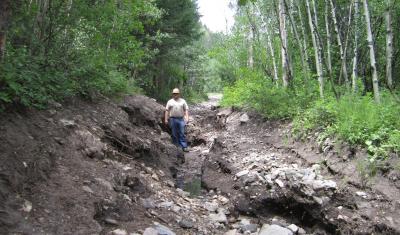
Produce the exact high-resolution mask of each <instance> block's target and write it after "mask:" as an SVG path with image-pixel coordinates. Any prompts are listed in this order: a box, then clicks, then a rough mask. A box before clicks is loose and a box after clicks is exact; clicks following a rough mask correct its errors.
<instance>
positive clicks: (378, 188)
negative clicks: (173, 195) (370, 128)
mask: <svg viewBox="0 0 400 235" xmlns="http://www.w3.org/2000/svg"><path fill="white" fill-rule="evenodd" d="M211 98H212V104H210V103H209V102H208V103H207V102H206V103H203V104H201V105H199V106H197V107H195V109H194V114H195V119H197V120H199V123H197V124H198V126H200V127H201V128H200V129H201V131H200V135H199V134H198V133H196V136H197V138H202V139H204V140H206V143H207V144H206V145H202V146H198V147H194V148H193V149H192V152H191V153H190V154H188V155H187V156H186V157H187V160H186V163H185V164H184V165H182V168H183V170H182V171H183V172H184V174H187V175H189V177H186V178H185V177H184V178H185V188H186V190H188V191H194V193H195V194H197V193H198V191H199V189H200V188H203V196H204V198H205V199H207V203H211V204H213V203H215V208H217V209H216V210H215V211H212V213H216V214H210V215H209V218H212V219H213V220H215V221H216V222H217V224H218V226H219V227H220V228H221V231H220V232H221V233H222V231H223V230H225V231H226V230H228V232H227V234H249V233H254V234H399V231H400V230H399V229H400V227H399V225H400V217H399V215H400V210H399V208H400V207H399V205H400V204H399V199H398V197H397V196H394V195H396V193H397V195H399V194H398V193H399V189H398V188H397V187H396V184H395V183H394V182H392V184H390V183H388V181H387V179H386V178H381V180H382V183H384V182H385V183H387V184H388V185H390V186H389V187H388V185H386V186H387V187H383V186H382V185H379V182H374V183H373V185H371V186H367V185H363V184H362V183H363V182H361V181H362V180H363V179H360V176H359V173H358V171H357V169H356V164H357V163H356V161H352V160H348V159H347V157H348V158H356V157H357V156H355V155H356V153H354V152H352V153H348V156H346V157H343V155H344V154H346V153H344V151H343V150H342V151H341V154H342V155H340V154H338V153H337V152H335V150H334V148H333V146H331V145H332V143H330V140H329V139H327V140H326V141H325V142H324V143H323V144H322V146H320V147H319V148H320V149H321V150H318V146H314V145H313V144H312V143H311V142H310V143H302V142H298V141H294V140H293V139H291V138H290V133H289V132H290V125H287V124H285V123H279V122H275V123H274V122H268V121H266V120H263V119H262V118H261V117H259V116H258V115H256V114H248V113H245V112H241V111H235V110H233V109H232V108H228V109H220V110H218V111H211V109H212V108H213V105H215V100H217V99H218V97H211ZM215 115H216V117H215ZM213 116H214V119H213V118H212V117H213ZM359 154H361V153H359ZM200 165H201V166H202V167H201V169H202V170H201V172H200V171H199V166H200ZM349 169H350V170H349ZM198 178H201V181H200V180H198ZM193 179H194V180H193ZM193 182H194V183H193ZM199 182H201V186H200V185H197V184H198V183H199ZM387 191H389V192H387ZM226 199H228V201H226ZM210 200H211V201H210ZM217 205H218V206H217ZM213 209H214V208H213ZM224 214H225V216H226V220H225V217H224V216H223V215H224ZM214 218H218V219H221V221H222V220H223V221H222V222H221V221H218V220H217V219H214Z"/></svg>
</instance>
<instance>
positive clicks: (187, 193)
mask: <svg viewBox="0 0 400 235" xmlns="http://www.w3.org/2000/svg"><path fill="white" fill-rule="evenodd" d="M176 192H178V194H179V196H181V197H189V196H190V193H189V192H186V191H183V190H182V189H180V188H177V189H176Z"/></svg>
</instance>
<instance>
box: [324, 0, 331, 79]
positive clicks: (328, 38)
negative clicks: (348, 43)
mask: <svg viewBox="0 0 400 235" xmlns="http://www.w3.org/2000/svg"><path fill="white" fill-rule="evenodd" d="M325 29H326V53H327V56H328V58H327V67H328V73H329V74H330V76H332V55H331V44H332V43H331V42H332V35H331V31H330V27H329V3H328V0H325Z"/></svg>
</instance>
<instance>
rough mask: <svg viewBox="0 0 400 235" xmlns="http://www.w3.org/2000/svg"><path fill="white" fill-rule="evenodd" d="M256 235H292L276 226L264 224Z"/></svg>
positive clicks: (287, 230)
mask: <svg viewBox="0 0 400 235" xmlns="http://www.w3.org/2000/svg"><path fill="white" fill-rule="evenodd" d="M258 235H293V232H292V231H291V230H289V229H287V228H284V227H281V226H279V225H276V224H273V225H269V224H264V225H263V226H262V228H261V230H260V232H259V233H258Z"/></svg>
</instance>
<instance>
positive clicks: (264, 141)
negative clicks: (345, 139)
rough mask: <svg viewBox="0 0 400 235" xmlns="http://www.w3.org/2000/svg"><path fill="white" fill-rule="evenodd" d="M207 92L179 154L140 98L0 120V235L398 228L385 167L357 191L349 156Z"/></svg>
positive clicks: (155, 110)
mask: <svg viewBox="0 0 400 235" xmlns="http://www.w3.org/2000/svg"><path fill="white" fill-rule="evenodd" d="M218 99H220V96H218V95H213V96H211V97H210V100H209V101H207V102H204V103H202V104H199V105H194V106H192V107H191V115H192V117H191V121H190V123H189V124H188V126H187V132H188V139H189V141H190V144H191V148H190V152H189V153H185V155H184V157H183V152H182V151H180V150H179V149H178V148H176V147H175V146H174V145H172V144H171V140H170V136H169V134H168V128H167V127H166V126H165V125H164V124H163V123H162V122H161V120H162V118H161V117H162V116H163V110H164V108H163V106H162V105H160V104H158V103H157V102H155V101H154V100H152V99H150V98H147V97H144V96H132V97H126V98H125V99H124V100H123V101H122V102H121V103H120V104H118V105H117V104H115V103H114V102H111V101H108V100H105V101H102V102H99V103H96V104H93V103H88V102H82V101H76V103H72V104H67V105H60V104H56V105H54V108H52V109H50V110H48V111H28V112H25V113H23V114H21V113H18V112H17V113H10V114H7V115H5V116H3V117H1V118H0V124H1V125H0V127H1V128H0V131H1V135H0V150H1V151H0V162H1V163H2V164H1V165H0V168H1V174H0V189H1V190H0V199H1V200H0V234H57V235H58V234H102V235H108V234H111V235H112V234H114V235H128V234H129V235H133V234H144V235H153V234H167V235H173V234H198V235H200V234H204V235H206V234H210V235H211V234H226V235H234V234H254V235H257V234H260V235H279V234H287V235H290V234H399V230H400V221H399V220H400V210H399V205H400V202H399V198H398V195H400V193H399V187H398V186H399V184H398V181H397V180H398V179H400V177H397V176H396V174H394V173H393V172H392V173H393V174H392V173H390V171H389V173H388V177H383V178H380V179H379V180H380V181H379V183H375V184H371V185H369V186H368V185H367V186H365V185H364V184H363V182H362V180H363V179H362V178H360V177H359V175H358V173H357V170H356V169H355V168H356V167H355V165H356V159H357V157H358V156H357V154H358V153H355V152H354V151H347V152H349V153H347V152H346V151H344V150H343V151H341V152H340V154H338V153H337V152H335V151H334V149H335V148H333V146H332V141H329V140H326V141H325V142H324V143H323V144H322V146H320V147H318V146H314V145H313V144H310V143H302V142H298V141H293V140H292V139H291V138H290V137H289V129H290V125H288V124H285V123H279V122H276V123H274V122H269V121H266V120H263V119H262V118H261V117H259V116H257V115H256V114H252V113H245V112H242V111H238V110H233V109H217V108H216V104H217V101H218ZM310 142H311V141H310ZM344 155H346V156H345V158H344ZM183 160H184V161H183Z"/></svg>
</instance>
